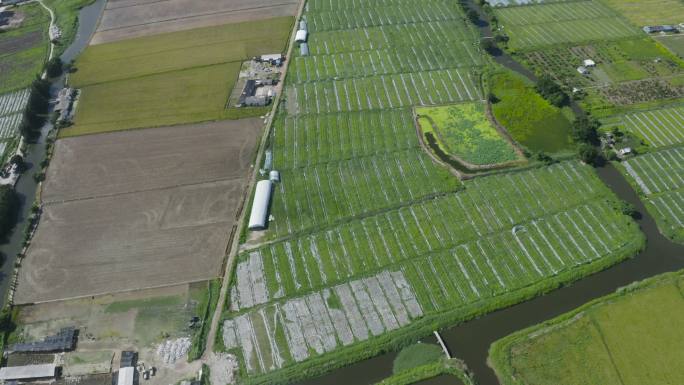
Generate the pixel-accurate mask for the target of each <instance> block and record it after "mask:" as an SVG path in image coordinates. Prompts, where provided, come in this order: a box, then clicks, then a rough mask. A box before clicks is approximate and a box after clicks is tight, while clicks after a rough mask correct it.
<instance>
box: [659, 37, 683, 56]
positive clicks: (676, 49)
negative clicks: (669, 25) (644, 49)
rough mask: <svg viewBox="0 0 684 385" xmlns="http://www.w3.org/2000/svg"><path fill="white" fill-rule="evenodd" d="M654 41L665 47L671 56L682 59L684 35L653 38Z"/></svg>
mask: <svg viewBox="0 0 684 385" xmlns="http://www.w3.org/2000/svg"><path fill="white" fill-rule="evenodd" d="M653 38H654V39H655V40H657V41H659V42H660V44H662V45H664V46H665V47H667V49H669V50H670V52H672V53H673V54H675V55H677V56H679V57H680V58H684V35H681V34H680V35H664V36H654V37H653Z"/></svg>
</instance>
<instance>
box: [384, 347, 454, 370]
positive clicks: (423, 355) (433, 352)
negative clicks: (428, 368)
mask: <svg viewBox="0 0 684 385" xmlns="http://www.w3.org/2000/svg"><path fill="white" fill-rule="evenodd" d="M443 354H444V353H443V352H442V349H441V348H440V347H439V346H437V345H433V344H415V345H410V346H407V347H405V348H404V349H402V350H401V351H400V352H399V354H398V355H397V358H395V359H394V365H393V367H392V372H393V373H394V374H398V373H400V372H403V371H405V370H409V369H413V368H415V367H418V366H422V365H427V364H429V363H433V362H437V361H438V360H439V359H440V358H441V357H442V355H443Z"/></svg>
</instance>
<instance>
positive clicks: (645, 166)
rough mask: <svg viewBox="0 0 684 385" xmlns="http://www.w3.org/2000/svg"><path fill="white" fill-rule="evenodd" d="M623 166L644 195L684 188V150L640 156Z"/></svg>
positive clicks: (674, 149) (624, 163)
mask: <svg viewBox="0 0 684 385" xmlns="http://www.w3.org/2000/svg"><path fill="white" fill-rule="evenodd" d="M623 165H624V167H625V169H626V170H627V172H628V173H629V175H630V176H631V177H632V178H633V179H634V181H635V182H636V183H637V185H638V186H639V187H640V189H641V191H642V192H643V193H644V195H647V196H648V195H653V194H658V193H661V192H667V191H671V190H677V189H681V188H684V148H681V147H680V148H673V149H670V150H664V151H658V152H653V153H650V154H645V155H640V156H638V157H636V158H632V159H630V160H627V161H625V162H623Z"/></svg>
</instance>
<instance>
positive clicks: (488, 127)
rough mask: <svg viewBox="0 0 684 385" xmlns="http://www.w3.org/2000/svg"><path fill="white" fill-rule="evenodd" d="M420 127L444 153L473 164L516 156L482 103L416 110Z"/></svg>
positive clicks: (494, 161) (498, 160) (493, 162)
mask: <svg viewBox="0 0 684 385" xmlns="http://www.w3.org/2000/svg"><path fill="white" fill-rule="evenodd" d="M416 114H418V115H419V116H420V119H422V120H424V121H425V123H424V124H423V122H421V129H422V130H423V131H424V132H432V134H433V135H436V137H437V138H436V139H437V141H438V143H440V144H443V146H445V147H446V148H445V149H444V152H446V153H448V154H452V155H455V156H457V157H458V158H459V159H461V160H463V161H465V162H467V163H469V164H474V165H489V164H497V163H505V162H511V161H514V160H517V159H518V155H517V154H516V152H515V150H514V149H513V146H512V145H511V143H509V142H508V141H507V140H506V139H504V138H503V137H502V136H501V134H500V133H499V132H498V131H497V130H496V128H495V127H494V126H493V125H492V123H491V122H490V121H489V120H488V118H487V116H486V115H485V106H484V103H481V102H474V103H463V104H455V105H450V106H441V107H422V108H417V109H416Z"/></svg>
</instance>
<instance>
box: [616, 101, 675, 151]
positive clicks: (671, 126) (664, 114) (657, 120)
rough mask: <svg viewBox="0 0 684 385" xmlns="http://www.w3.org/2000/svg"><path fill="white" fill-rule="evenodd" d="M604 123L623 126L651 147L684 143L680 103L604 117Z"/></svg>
mask: <svg viewBox="0 0 684 385" xmlns="http://www.w3.org/2000/svg"><path fill="white" fill-rule="evenodd" d="M604 124H610V125H617V126H618V127H619V128H624V129H626V130H627V131H629V132H631V133H634V134H636V135H638V136H639V137H640V138H642V139H644V140H645V141H646V143H647V144H648V145H650V146H652V147H656V148H657V147H667V146H672V145H677V144H684V106H681V105H675V106H670V107H665V108H659V109H654V110H648V111H638V112H632V113H629V114H625V115H620V116H616V117H612V118H610V119H606V120H605V121H604Z"/></svg>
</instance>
